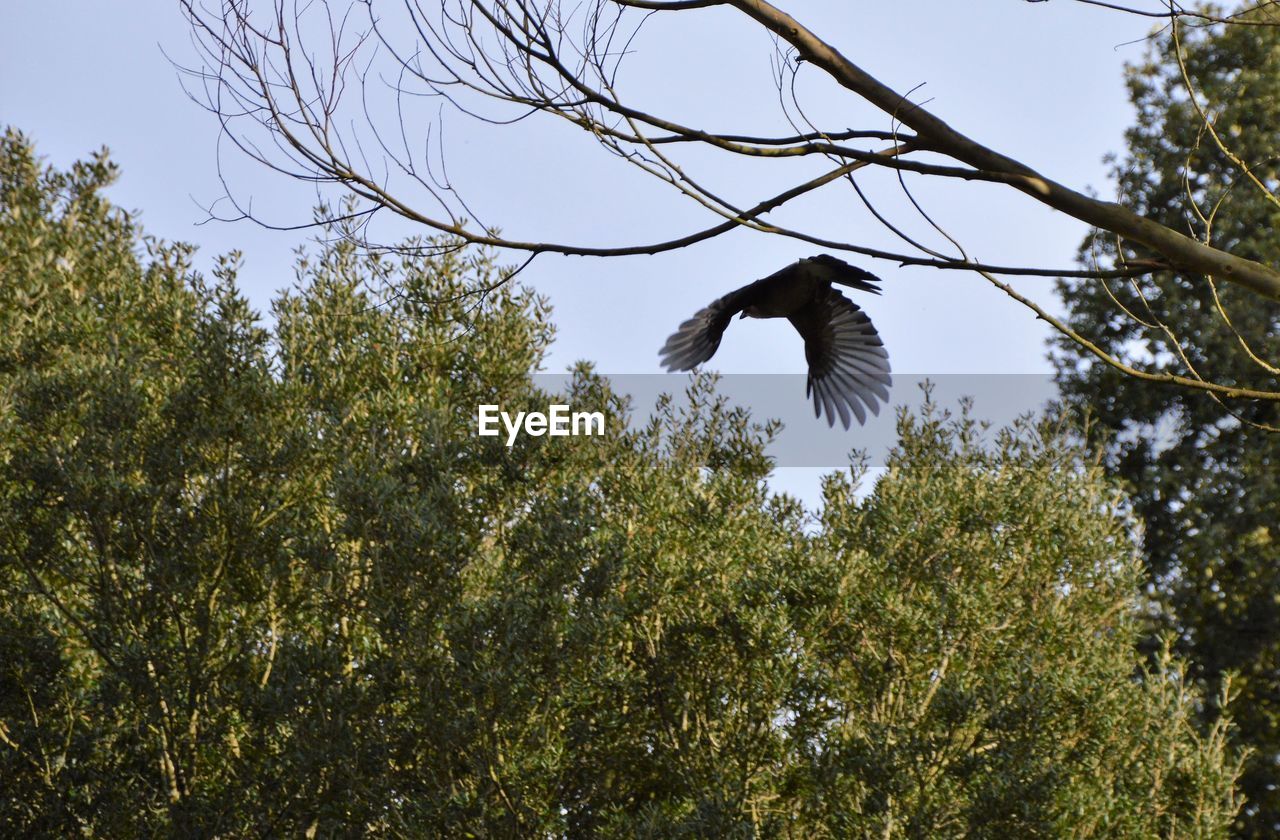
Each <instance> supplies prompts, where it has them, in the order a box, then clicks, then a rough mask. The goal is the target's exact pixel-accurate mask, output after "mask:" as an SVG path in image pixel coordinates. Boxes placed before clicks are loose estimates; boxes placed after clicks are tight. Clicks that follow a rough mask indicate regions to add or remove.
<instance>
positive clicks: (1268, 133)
mask: <svg viewBox="0 0 1280 840" xmlns="http://www.w3.org/2000/svg"><path fill="white" fill-rule="evenodd" d="M1259 14H1270V15H1272V16H1274V12H1270V11H1265V10H1264V11H1263V12H1260V13H1259ZM1247 22H1248V19H1246V23H1247ZM1255 22H1256V21H1255ZM1179 40H1180V42H1181V45H1182V49H1183V63H1184V65H1185V70H1186V76H1185V78H1184V75H1183V70H1182V67H1180V66H1179V63H1178V60H1177V56H1176V53H1175V51H1174V48H1173V45H1172V44H1171V43H1170V42H1168V41H1159V42H1155V43H1156V46H1155V47H1153V49H1152V50H1151V52H1150V53H1149V55H1148V57H1147V60H1146V61H1145V62H1144V63H1142V64H1140V65H1138V66H1135V67H1132V68H1131V69H1130V71H1129V89H1130V95H1131V99H1132V101H1133V103H1134V105H1135V108H1136V112H1137V122H1136V124H1135V125H1134V127H1133V128H1132V129H1130V130H1129V132H1128V134H1127V143H1128V153H1127V154H1126V155H1125V156H1124V158H1123V159H1122V160H1120V161H1119V163H1118V164H1117V167H1116V177H1117V180H1118V187H1119V191H1120V193H1121V194H1122V196H1123V199H1124V200H1125V201H1127V202H1130V203H1131V204H1132V205H1133V206H1135V207H1138V208H1139V209H1140V210H1141V212H1143V213H1144V214H1145V215H1147V216H1149V217H1150V218H1153V219H1155V220H1157V221H1160V222H1163V223H1164V224H1168V225H1183V226H1187V225H1190V226H1191V228H1192V230H1193V232H1194V233H1196V234H1197V235H1198V236H1201V237H1209V238H1211V239H1212V240H1213V241H1214V242H1215V243H1220V244H1222V245H1223V246H1224V247H1227V248H1229V249H1230V250H1231V251H1233V252H1234V253H1237V254H1241V255H1245V256H1247V257H1248V258H1249V259H1254V260H1258V261H1260V262H1264V263H1267V264H1269V265H1280V236H1277V235H1276V229H1277V226H1278V225H1280V205H1278V204H1277V203H1276V201H1275V198H1274V196H1273V195H1269V194H1267V193H1266V192H1264V191H1262V190H1260V189H1258V188H1257V187H1256V186H1255V185H1254V184H1253V183H1252V182H1251V180H1250V178H1249V176H1248V174H1247V173H1246V172H1245V171H1244V170H1243V169H1242V166H1241V164H1242V163H1243V164H1244V165H1246V166H1247V167H1248V168H1249V172H1251V173H1252V174H1253V175H1254V176H1255V177H1257V178H1259V179H1261V181H1262V183H1264V184H1265V185H1269V187H1270V188H1271V189H1272V190H1274V189H1275V188H1276V184H1277V177H1278V173H1280V168H1278V167H1280V135H1277V127H1278V126H1280V30H1278V29H1277V28H1276V27H1275V26H1274V25H1269V26H1253V25H1238V26H1230V27H1225V28H1223V27H1204V28H1198V29H1194V30H1189V31H1184V32H1183V33H1182V35H1181V37H1180V39H1179ZM1188 83H1189V84H1190V85H1191V89H1193V90H1195V91H1196V95H1197V97H1198V98H1199V101H1200V102H1201V103H1204V102H1208V103H1212V104H1213V106H1214V109H1213V110H1212V111H1211V112H1208V113H1206V114H1203V115H1202V113H1201V111H1200V110H1198V109H1197V108H1196V106H1195V104H1194V103H1193V102H1192V100H1191V99H1190V95H1189V93H1188ZM1202 107H1203V105H1202ZM1205 116H1207V117H1209V118H1210V119H1211V120H1212V123H1213V125H1214V127H1215V130H1216V131H1217V132H1218V133H1219V136H1220V137H1221V138H1222V139H1223V140H1224V145H1225V147H1226V148H1227V149H1230V151H1231V155H1234V156H1235V158H1236V159H1235V160H1233V159H1232V157H1231V155H1229V154H1228V153H1227V152H1226V151H1224V149H1223V148H1220V147H1219V146H1218V144H1217V143H1216V142H1215V141H1214V140H1213V138H1212V135H1211V134H1210V133H1209V131H1208V129H1207V127H1206V123H1205V119H1204V117H1205ZM1188 196H1189V197H1190V198H1191V200H1193V201H1194V202H1195V204H1196V206H1197V207H1199V208H1200V211H1201V213H1202V215H1201V216H1200V217H1198V218H1197V217H1196V216H1195V215H1192V214H1188V213H1187V212H1186V211H1185V206H1186V199H1187V197H1188ZM1084 252H1085V256H1086V258H1087V259H1090V260H1092V259H1094V258H1098V259H1101V260H1102V261H1103V262H1104V263H1107V262H1115V261H1117V260H1118V259H1119V258H1120V257H1122V256H1123V257H1125V258H1134V257H1143V256H1148V255H1149V254H1146V253H1144V252H1143V251H1142V250H1141V249H1140V248H1137V247H1135V246H1134V245H1133V243H1130V242H1126V243H1124V244H1123V252H1120V251H1118V250H1117V244H1116V241H1115V240H1114V238H1111V237H1103V236H1099V237H1097V238H1096V239H1091V240H1090V241H1087V242H1086V243H1085V248H1084ZM1062 290H1063V293H1064V298H1065V300H1066V303H1067V307H1068V311H1069V321H1070V322H1071V324H1072V325H1073V326H1075V327H1077V328H1078V329H1080V330H1081V332H1083V333H1085V334H1087V335H1094V336H1101V340H1100V341H1099V344H1100V345H1101V347H1102V348H1103V349H1104V350H1106V351H1107V352H1110V353H1113V354H1115V355H1117V356H1120V357H1122V358H1124V359H1125V360H1127V361H1129V362H1130V363H1131V364H1133V365H1134V366H1136V367H1139V368H1142V369H1144V370H1148V371H1151V372H1161V371H1167V370H1176V371H1179V372H1181V373H1187V371H1188V369H1192V370H1195V371H1197V372H1199V373H1200V374H1202V375H1203V376H1205V377H1206V378H1208V379H1212V380H1214V381H1219V382H1227V383H1231V384H1234V385H1238V386H1243V387H1255V386H1257V387H1264V388H1274V386H1275V382H1276V378H1275V373H1276V372H1275V370H1274V368H1269V367H1268V365H1267V364H1266V363H1265V362H1260V361H1259V360H1271V361H1272V362H1274V360H1275V359H1277V358H1280V305H1277V304H1275V303H1272V302H1267V301H1263V300H1260V299H1259V298H1257V297H1256V296H1253V295H1248V294H1241V293H1240V291H1239V290H1238V289H1235V288H1230V287H1229V284H1223V283H1219V284H1217V285H1216V286H1215V285H1214V284H1213V282H1212V281H1211V280H1207V279H1206V278H1205V277H1204V276H1202V275H1194V276H1189V275H1182V274H1167V273H1166V274H1159V275H1155V276H1154V277H1152V278H1150V279H1149V280H1148V279H1144V280H1137V281H1134V282H1133V283H1112V284H1109V285H1108V284H1103V283H1098V282H1092V281H1090V282H1079V281H1071V282H1067V283H1064V284H1063V286H1062ZM1117 300H1118V301H1119V302H1120V303H1122V304H1123V306H1124V307H1125V309H1126V310H1127V311H1128V312H1129V313H1131V315H1132V316H1133V317H1129V316H1126V315H1125V314H1124V312H1122V311H1120V310H1118V309H1117V307H1116V303H1115V302H1116V301H1117ZM1224 314H1225V317H1224ZM1058 368H1059V373H1060V379H1061V381H1062V383H1063V385H1064V389H1065V391H1066V392H1067V394H1068V395H1069V396H1070V398H1071V399H1072V400H1073V401H1074V402H1076V403H1077V404H1079V405H1082V406H1087V407H1088V408H1089V410H1090V411H1091V412H1092V413H1093V414H1094V416H1095V417H1096V418H1097V419H1098V421H1099V423H1098V426H1097V428H1098V429H1100V430H1108V431H1110V432H1112V433H1115V435H1116V436H1115V437H1114V439H1113V442H1112V444H1111V446H1110V449H1109V455H1110V458H1109V461H1110V465H1111V466H1112V467H1113V468H1114V470H1115V471H1116V472H1117V474H1118V475H1119V476H1120V477H1121V478H1122V479H1123V480H1124V481H1125V482H1126V484H1125V486H1126V489H1127V491H1128V493H1129V494H1130V496H1131V498H1132V499H1133V502H1134V505H1135V510H1136V512H1137V515H1138V517H1139V519H1140V520H1141V522H1142V523H1143V526H1144V532H1145V533H1144V542H1143V547H1144V557H1145V560H1146V564H1147V570H1148V573H1149V575H1150V578H1151V580H1152V581H1153V582H1154V583H1155V584H1156V586H1157V587H1158V589H1159V591H1160V593H1161V595H1162V600H1163V601H1164V606H1165V609H1164V611H1163V623H1164V624H1165V625H1166V626H1167V627H1172V628H1173V629H1174V630H1176V632H1177V634H1178V637H1179V638H1178V641H1179V648H1180V650H1181V651H1182V652H1183V653H1185V654H1186V655H1187V657H1188V658H1189V660H1190V662H1191V663H1192V667H1193V672H1194V674H1195V675H1196V676H1197V678H1199V679H1201V680H1203V681H1204V683H1205V684H1206V686H1207V690H1208V692H1209V693H1210V695H1214V694H1216V692H1217V687H1218V686H1219V685H1220V684H1221V681H1222V679H1223V677H1224V675H1225V674H1228V673H1233V672H1234V673H1237V674H1239V675H1240V678H1239V679H1238V680H1237V683H1236V685H1237V689H1238V692H1237V701H1238V702H1237V703H1236V705H1235V706H1234V707H1233V710H1232V712H1233V718H1234V720H1235V721H1236V723H1237V724H1238V725H1239V733H1240V738H1241V740H1242V742H1243V743H1245V744H1248V745H1250V746H1251V747H1253V748H1254V749H1255V750H1256V752H1255V754H1254V756H1253V758H1252V760H1251V761H1250V763H1249V766H1248V770H1247V772H1246V774H1245V776H1244V779H1243V789H1244V792H1245V794H1246V797H1247V799H1248V800H1249V803H1248V805H1246V807H1245V810H1244V812H1243V815H1242V816H1243V818H1244V819H1243V821H1242V822H1241V825H1240V827H1239V828H1240V831H1241V833H1242V836H1257V837H1273V836H1275V835H1276V832H1278V831H1280V773H1278V772H1277V762H1280V539H1278V537H1280V533H1278V532H1277V530H1276V528H1277V521H1278V519H1277V512H1278V511H1280V469H1277V464H1280V434H1276V433H1275V432H1274V431H1270V432H1269V431H1267V430H1266V429H1265V428H1260V427H1259V425H1261V426H1270V427H1276V426H1280V407H1278V406H1277V405H1276V404H1275V403H1273V402H1256V403H1235V402H1233V403H1231V404H1230V405H1229V406H1226V405H1223V404H1220V403H1218V402H1215V401H1214V400H1213V399H1211V398H1209V397H1205V396H1203V395H1197V394H1194V393H1191V392H1187V391H1183V390H1181V389H1171V388H1164V387H1160V386H1153V385H1150V384H1146V383H1142V382H1139V381H1135V380H1132V379H1130V378H1128V377H1125V376H1121V375H1118V374H1116V373H1115V372H1114V371H1113V370H1111V369H1109V368H1107V367H1105V366H1103V365H1100V364H1096V363H1095V362H1094V360H1092V359H1091V358H1087V357H1085V356H1084V355H1082V353H1081V351H1080V350H1079V348H1078V347H1075V346H1072V345H1069V344H1066V343H1064V344H1062V345H1061V348H1060V353H1059V358H1058ZM1213 713H1214V710H1213V709H1210V714H1211V715H1212V714H1213Z"/></svg>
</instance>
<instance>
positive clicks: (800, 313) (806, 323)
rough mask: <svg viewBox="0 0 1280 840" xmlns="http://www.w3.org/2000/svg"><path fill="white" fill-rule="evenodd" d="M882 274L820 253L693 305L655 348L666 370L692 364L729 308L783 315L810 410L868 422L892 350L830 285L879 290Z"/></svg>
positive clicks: (721, 327) (712, 342)
mask: <svg viewBox="0 0 1280 840" xmlns="http://www.w3.org/2000/svg"><path fill="white" fill-rule="evenodd" d="M879 282H881V280H880V278H878V277H876V276H875V275H873V274H871V273H870V272H867V271H863V270H862V269H860V268H857V267H856V266H852V265H849V264H848V263H846V262H844V261H842V260H838V259H836V258H835V257H832V256H828V255H826V254H821V255H819V256H816V257H809V258H808V259H803V260H800V261H799V262H797V263H793V264H792V265H789V266H787V267H786V268H784V269H782V270H781V271H777V272H774V273H773V274H770V275H769V276H768V277H765V278H764V279H762V280H757V281H755V282H754V283H748V284H747V285H745V286H743V287H742V288H741V289H737V290H735V291H732V292H729V294H727V295H725V296H724V297H722V298H719V299H718V300H715V301H712V302H711V304H710V305H708V306H706V307H704V308H702V309H700V310H698V312H697V314H695V315H694V316H693V317H692V318H690V319H689V320H687V321H685V322H684V323H683V324H681V325H680V328H679V329H678V330H676V331H675V332H674V333H672V334H671V337H670V338H668V339H667V343H666V344H664V345H663V346H662V349H661V350H659V351H658V355H659V356H660V357H661V359H662V364H663V366H664V367H666V369H667V370H669V371H677V370H692V369H693V368H695V367H697V366H698V365H700V364H702V363H703V362H705V361H706V360H707V359H710V358H711V357H712V356H714V355H715V352H716V350H717V349H718V348H719V347H720V339H721V337H722V336H723V335H724V331H725V329H726V328H727V327H728V326H729V322H730V321H732V320H733V316H734V315H738V314H739V313H741V315H740V317H742V318H786V319H787V320H788V321H790V322H791V326H793V327H795V328H796V332H798V333H800V337H801V338H803V339H804V357H805V360H806V361H808V363H809V378H808V382H807V385H806V387H805V396H811V397H813V414H814V416H815V417H818V418H821V417H822V415H823V413H824V412H825V413H826V415H827V425H828V426H834V425H835V422H836V416H837V415H838V416H839V417H840V423H841V424H842V425H843V426H844V428H846V429H848V428H849V424H850V421H851V417H850V416H851V415H852V416H853V417H857V418H858V422H859V423H865V422H866V419H867V414H866V412H867V409H870V410H871V413H872V414H879V413H880V403H881V402H887V401H888V399H889V386H890V385H892V384H893V379H892V377H891V376H890V375H889V353H888V352H887V351H886V350H885V349H884V343H883V342H881V341H880V336H879V335H878V334H877V333H876V328H875V327H874V326H872V324H871V319H870V318H868V317H867V314H866V313H865V312H863V311H862V310H861V309H859V308H858V305H857V304H855V303H854V302H853V301H851V300H849V299H848V298H847V297H845V296H844V295H842V294H841V293H840V292H839V291H838V290H836V289H834V288H833V287H832V284H833V283H834V284H837V285H840V286H847V287H848V288H850V289H857V290H858V291H860V292H871V293H872V294H876V295H878V294H880V289H879V288H877V287H876V286H875V285H874V284H876V283H879Z"/></svg>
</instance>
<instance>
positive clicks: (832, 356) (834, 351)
mask: <svg viewBox="0 0 1280 840" xmlns="http://www.w3.org/2000/svg"><path fill="white" fill-rule="evenodd" d="M788 320H790V321H791V324H792V326H794V327H795V328H796V331H797V332H799V333H800V335H801V337H802V338H804V354H805V358H806V359H807V360H808V362H809V379H808V387H807V388H806V391H807V392H808V393H809V394H810V395H811V396H812V397H813V408H814V416H816V417H821V416H822V415H823V414H826V416H827V425H829V426H834V425H835V422H836V419H837V418H839V420H840V424H841V425H842V426H843V427H844V428H846V429H847V428H849V426H850V425H851V418H850V414H852V415H853V417H856V418H857V420H858V422H859V423H865V422H866V418H867V411H868V410H869V411H870V412H871V413H872V414H875V415H879V413H880V404H881V403H882V402H887V401H888V399H889V386H890V385H892V384H893V377H892V375H891V374H890V370H889V353H888V351H886V350H885V349H884V343H883V342H882V341H881V340H880V335H879V334H878V333H877V332H876V328H875V327H874V326H873V325H872V323H871V319H870V318H868V317H867V314H866V313H865V312H863V311H862V309H860V308H859V307H858V305H857V304H855V303H854V302H853V301H851V300H849V299H848V298H846V297H845V296H844V295H842V294H841V293H840V292H838V291H836V290H835V289H833V288H830V287H824V288H821V289H819V290H818V292H817V293H816V294H815V296H814V299H813V300H812V301H811V302H810V303H808V304H806V305H805V306H803V307H802V308H801V309H799V310H797V311H796V312H795V313H794V314H793V315H791V317H790V318H789V319H788Z"/></svg>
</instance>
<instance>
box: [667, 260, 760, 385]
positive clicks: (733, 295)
mask: <svg viewBox="0 0 1280 840" xmlns="http://www.w3.org/2000/svg"><path fill="white" fill-rule="evenodd" d="M759 282H761V281H756V283H752V284H750V285H747V286H743V287H742V288H741V289H738V290H736V291H732V292H730V293H729V294H727V295H725V296H724V297H722V298H718V299H716V300H714V301H712V302H711V303H710V304H708V305H707V306H704V307H703V308H701V309H699V310H698V311H697V312H696V313H695V314H694V316H693V317H692V318H690V319H689V320H687V321H685V322H684V323H683V324H681V325H680V328H679V329H677V330H676V331H675V332H673V333H672V334H671V336H670V337H669V338H668V339H667V343H666V344H664V345H662V349H661V350H659V351H658V356H659V357H660V359H661V361H662V365H663V367H665V368H666V369H667V370H669V371H674V370H693V368H694V367H696V366H698V365H700V364H702V363H703V362H705V361H706V360H707V359H710V358H711V357H712V356H714V355H715V353H716V350H717V349H719V347H720V339H721V337H722V336H723V335H724V331H725V328H726V327H728V326H729V322H730V321H732V320H733V316H734V315H737V314H738V313H739V312H741V311H742V308H743V307H744V306H746V305H747V302H746V300H745V298H746V297H747V295H746V293H747V291H748V290H749V289H751V288H752V287H754V286H756V285H757V284H758V283H759Z"/></svg>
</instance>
